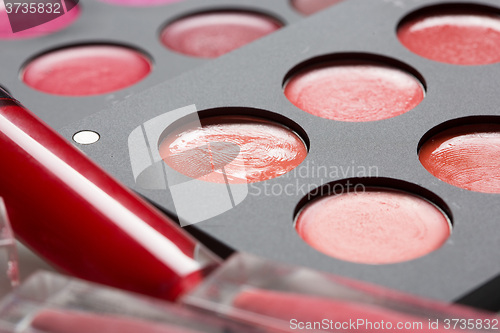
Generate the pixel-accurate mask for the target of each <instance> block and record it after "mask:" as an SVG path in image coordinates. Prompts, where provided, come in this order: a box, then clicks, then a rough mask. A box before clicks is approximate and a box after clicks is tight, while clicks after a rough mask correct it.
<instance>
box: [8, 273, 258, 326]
mask: <svg viewBox="0 0 500 333" xmlns="http://www.w3.org/2000/svg"><path fill="white" fill-rule="evenodd" d="M0 332H2V333H4V332H9V333H11V332H12V333H13V332H16V333H17V332H47V333H48V332H50V333H115V332H116V333H132V332H133V333H167V332H168V333H181V332H184V333H196V332H209V333H222V332H225V333H226V332H242V333H258V332H262V331H260V330H258V329H255V328H252V327H249V326H246V325H242V324H238V323H236V322H234V321H231V320H227V319H220V318H217V317H216V316H208V315H205V314H203V313H201V312H199V311H194V310H192V309H188V308H187V307H185V306H182V305H175V304H171V303H166V302H162V301H158V300H155V299H151V298H148V297H143V296H140V295H136V294H132V293H127V292H123V291H120V290H117V289H111V288H107V287H101V286H99V285H95V284H91V283H87V282H84V281H81V280H77V279H71V278H67V277H64V276H62V275H58V274H54V273H48V272H43V271H41V272H38V273H36V274H34V275H33V276H31V277H30V278H29V279H28V280H27V281H26V282H25V283H23V284H22V285H21V286H20V287H19V288H18V289H17V290H16V291H14V292H12V293H11V294H9V295H7V296H6V297H5V298H4V299H3V301H2V302H1V303H0Z"/></svg>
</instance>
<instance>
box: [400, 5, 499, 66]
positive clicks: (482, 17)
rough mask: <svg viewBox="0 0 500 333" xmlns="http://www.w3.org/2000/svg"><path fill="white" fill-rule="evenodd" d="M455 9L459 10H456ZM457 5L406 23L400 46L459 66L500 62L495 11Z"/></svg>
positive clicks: (429, 10)
mask: <svg viewBox="0 0 500 333" xmlns="http://www.w3.org/2000/svg"><path fill="white" fill-rule="evenodd" d="M454 7H455V8H454ZM456 8H457V6H456V5H446V6H439V7H436V8H432V7H431V8H427V9H424V10H423V11H419V12H417V13H415V14H411V15H410V16H408V18H407V19H404V20H403V21H402V23H401V24H400V25H399V28H398V32H397V35H398V38H399V40H400V42H401V43H402V44H403V45H404V46H405V47H406V48H408V49H409V50H410V51H412V52H414V53H416V54H418V55H420V56H422V57H424V58H427V59H431V60H435V61H439V62H444V63H448V64H455V65H485V64H492V63H497V62H499V61H500V16H499V15H497V14H494V13H495V12H498V10H495V9H490V10H487V9H484V8H483V7H475V6H470V8H469V7H462V6H460V7H459V8H460V9H456Z"/></svg>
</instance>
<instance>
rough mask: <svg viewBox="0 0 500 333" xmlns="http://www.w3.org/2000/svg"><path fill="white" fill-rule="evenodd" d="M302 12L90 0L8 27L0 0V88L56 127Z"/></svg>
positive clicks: (244, 0)
mask: <svg viewBox="0 0 500 333" xmlns="http://www.w3.org/2000/svg"><path fill="white" fill-rule="evenodd" d="M68 3H69V1H68ZM325 6H326V4H325ZM14 9H15V8H14ZM61 10H62V9H61ZM304 16H305V14H302V13H301V12H300V11H299V10H298V9H296V8H295V7H294V5H293V4H292V3H290V2H288V1H287V0H278V1H264V0H258V1H249V0H238V1H227V0H225V1H220V0H214V1H205V0H183V1H173V0H155V1H153V0H152V1H142V0H141V1H127V0H88V1H79V2H78V4H77V5H76V6H75V7H73V8H72V9H71V10H68V11H67V12H66V14H64V15H61V16H60V17H58V18H56V19H55V20H52V21H49V22H47V23H45V24H42V25H39V26H36V27H33V28H31V29H27V30H23V31H20V32H16V33H13V32H12V29H11V26H10V23H9V19H8V15H7V8H6V7H5V5H4V3H3V1H0V45H1V48H2V52H1V53H0V63H1V65H0V68H1V72H2V77H1V78H0V86H2V87H4V88H5V89H7V90H8V91H9V92H10V93H12V94H13V95H15V96H16V97H17V98H18V99H20V100H23V103H24V104H25V105H26V106H27V107H28V108H30V109H31V110H33V112H35V113H36V114H37V115H38V116H40V117H41V118H42V119H43V120H44V121H46V122H48V123H49V124H50V125H51V126H52V127H54V128H59V127H62V126H64V125H67V124H68V123H71V122H74V121H77V120H79V119H82V118H84V117H86V116H88V115H90V114H92V113H95V112H97V111H100V110H102V109H105V108H108V107H110V106H112V105H113V104H115V103H117V102H119V101H121V100H123V99H126V98H128V97H130V96H131V95H133V94H135V93H137V92H139V91H142V90H145V89H147V88H150V87H152V86H154V85H156V84H158V83H160V82H163V81H165V80H168V79H171V78H173V77H175V76H177V75H179V74H181V73H183V72H185V71H188V70H190V69H192V68H194V67H197V66H199V65H201V64H204V63H206V62H208V61H210V60H211V59H213V58H215V57H219V56H221V55H223V54H225V53H228V52H230V51H232V50H234V49H237V48H239V47H241V46H243V45H245V44H247V43H250V42H252V41H254V40H256V39H259V38H263V37H265V36H267V35H268V34H271V33H273V32H275V31H276V30H280V29H281V28H283V27H284V26H287V25H289V24H291V23H293V22H296V21H298V20H300V19H302V18H303V17H304Z"/></svg>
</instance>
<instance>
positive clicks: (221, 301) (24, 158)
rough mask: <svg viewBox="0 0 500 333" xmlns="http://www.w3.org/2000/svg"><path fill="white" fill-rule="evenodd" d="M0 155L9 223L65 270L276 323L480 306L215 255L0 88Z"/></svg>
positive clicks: (414, 317)
mask: <svg viewBox="0 0 500 333" xmlns="http://www.w3.org/2000/svg"><path fill="white" fill-rule="evenodd" d="M0 156H2V161H5V162H7V163H0V197H2V198H3V199H4V200H5V204H6V206H7V210H8V213H9V217H10V220H11V223H12V227H13V229H14V232H15V233H16V235H17V236H18V237H19V238H20V239H21V240H22V241H23V242H24V243H25V244H26V245H28V246H29V247H30V248H32V249H33V250H34V251H35V252H37V253H38V254H39V255H41V256H42V257H43V258H45V259H46V260H47V261H49V262H50V263H52V264H53V265H54V266H56V267H57V268H59V269H60V270H62V271H65V272H66V273H68V274H71V275H73V276H75V277H79V278H83V279H86V280H90V281H93V282H97V283H101V284H106V285H109V286H112V287H117V288H122V289H126V290H130V291H134V292H139V293H142V294H146V295H150V296H154V297H158V298H162V299H166V300H170V301H179V300H180V301H182V302H184V303H188V304H190V305H194V306H197V307H202V308H204V309H206V310H209V311H216V312H219V313H221V314H223V315H228V316H231V317H234V318H238V319H241V320H245V321H250V322H252V323H255V324H260V325H266V326H268V327H269V326H271V327H275V328H279V329H286V328H288V329H289V328H290V325H291V324H290V323H292V320H295V321H296V322H294V323H298V324H297V325H298V326H299V327H300V323H303V322H305V321H315V320H322V319H324V318H329V319H330V320H332V323H333V322H335V323H336V322H341V323H343V322H347V321H348V320H353V321H357V320H365V321H371V322H372V324H373V323H379V324H380V322H382V321H383V322H384V323H386V324H387V323H390V324H391V325H394V326H395V325H397V324H398V323H421V324H422V325H424V326H423V328H424V331H425V328H426V327H427V325H428V320H429V318H431V319H433V320H434V319H436V320H441V321H440V322H441V324H442V323H443V321H442V319H444V318H474V319H478V318H489V316H490V315H488V314H484V313H479V312H475V311H474V310H470V309H468V308H464V307H460V306H452V305H448V304H441V303H437V302H433V301H428V300H422V299H418V298H414V297H412V296H408V295H403V294H400V293H397V292H393V291H388V290H384V289H380V288H379V287H374V286H371V285H365V284H361V283H359V282H354V281H349V280H346V279H340V278H337V277H333V276H331V275H327V274H324V273H318V272H314V271H311V270H308V269H304V268H300V267H292V266H286V265H281V264H278V263H274V262H270V261H268V260H264V259H260V258H256V257H253V256H250V255H246V254H244V253H237V254H234V255H232V256H231V257H230V259H229V260H227V261H225V262H222V261H221V260H219V259H218V258H217V257H215V256H214V255H213V254H211V252H210V251H209V250H208V249H206V248H205V247H204V246H203V245H202V244H200V243H199V242H197V241H196V240H195V239H194V238H193V237H191V236H190V235H188V234H187V233H186V232H185V231H184V230H182V229H181V228H180V227H179V226H178V225H177V224H176V223H175V222H174V221H172V220H170V219H169V218H167V217H166V216H165V215H163V214H161V213H160V212H158V211H157V210H156V209H155V208H153V207H152V206H151V205H150V204H148V203H147V202H145V201H144V200H142V199H141V198H139V197H138V196H137V195H136V194H134V193H133V192H131V191H130V190H128V189H127V188H125V187H124V186H123V185H121V184H120V183H118V182H117V181H116V180H114V179H113V178H112V177H110V176H109V175H108V174H107V173H106V172H104V171H103V170H102V169H101V168H100V167H98V166H97V165H96V164H94V163H93V162H92V161H90V160H89V159H88V158H87V157H86V156H85V155H84V154H83V153H81V152H80V151H79V150H78V149H76V148H75V147H73V146H72V145H71V144H69V143H68V142H67V141H66V140H65V139H63V138H62V137H61V136H59V134H57V133H56V132H55V131H53V130H52V129H51V128H49V127H48V126H47V125H46V124H44V123H43V122H42V121H41V120H40V119H38V118H37V117H36V116H34V115H33V114H32V113H31V112H30V111H28V110H27V109H25V108H24V107H23V106H22V105H21V104H20V103H19V102H18V101H16V100H14V99H13V98H12V97H11V96H10V95H9V94H8V93H7V92H5V91H3V90H0ZM491 320H495V319H491ZM496 320H497V321H498V319H496ZM359 324H362V323H361V322H359ZM332 325H333V324H332ZM440 328H442V327H440ZM335 329H336V328H334V327H329V328H328V329H327V330H335ZM357 329H358V330H360V331H370V327H364V326H362V327H358V328H357ZM409 330H411V331H414V330H415V328H414V327H412V328H411V329H409ZM433 331H434V332H435V331H436V330H433ZM438 331H439V330H438ZM447 331H449V330H447Z"/></svg>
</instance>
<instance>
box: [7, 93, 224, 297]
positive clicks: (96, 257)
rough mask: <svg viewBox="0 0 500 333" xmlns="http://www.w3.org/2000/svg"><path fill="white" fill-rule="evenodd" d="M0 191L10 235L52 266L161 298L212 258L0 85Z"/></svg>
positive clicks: (187, 284)
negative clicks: (14, 235)
mask: <svg viewBox="0 0 500 333" xmlns="http://www.w3.org/2000/svg"><path fill="white" fill-rule="evenodd" d="M0 158H1V163H0V197H3V198H4V200H5V203H6V206H7V208H8V211H9V215H10V218H11V221H12V227H13V229H14V232H15V233H16V235H17V236H18V237H19V238H20V239H21V240H22V241H23V242H24V243H25V244H26V245H28V246H29V247H30V248H32V249H33V250H34V251H35V252H37V253H38V254H40V255H41V256H42V257H44V258H46V259H47V260H48V261H49V262H51V263H52V264H54V265H55V266H57V267H58V268H60V269H62V270H64V271H66V272H67V273H70V274H72V275H73V276H76V277H80V278H83V279H86V280H90V281H93V282H97V283H103V284H107V285H111V286H114V287H118V288H123V289H127V290H131V291H135V292H140V293H143V294H148V295H152V296H156V297H161V298H164V299H170V300H171V299H175V298H176V297H177V296H178V295H179V294H182V293H184V292H186V291H188V290H190V289H191V288H192V287H194V286H196V285H197V284H198V283H199V282H200V281H201V280H203V278H204V276H205V275H206V274H207V273H208V272H209V271H210V270H211V268H212V267H213V266H215V265H216V262H217V260H216V259H214V257H213V256H212V255H211V254H210V253H209V252H208V251H207V250H206V249H204V248H203V247H202V246H201V245H200V244H198V243H197V242H196V241H195V240H194V239H193V238H191V237H190V236H188V235H186V233H185V232H184V231H182V230H181V229H180V227H177V226H176V225H175V223H174V222H173V221H171V220H169V219H168V218H166V217H165V216H164V215H162V214H160V213H159V212H158V211H156V209H154V208H153V207H152V206H150V205H149V204H147V203H146V202H144V201H143V200H142V199H140V198H139V197H138V196H137V195H135V194H134V193H132V192H131V191H130V190H128V189H126V188H125V187H124V186H122V185H120V184H119V183H118V182H117V181H116V180H114V179H113V178H112V177H110V176H109V175H108V174H107V173H106V172H103V171H102V170H101V169H100V168H99V167H98V166H97V165H96V164H94V163H93V162H91V161H90V160H89V159H88V158H87V157H86V156H85V155H83V153H81V152H80V151H79V150H78V149H76V148H75V147H73V146H72V145H71V144H69V143H68V142H67V141H66V140H65V139H64V138H62V137H61V136H60V135H59V134H57V133H56V132H55V131H54V130H52V129H50V128H49V127H48V126H47V125H46V124H44V123H43V122H42V121H41V120H40V119H38V118H37V117H36V116H35V115H33V114H32V113H31V112H29V111H28V110H26V109H25V108H24V107H23V106H21V104H20V103H19V102H17V101H16V100H14V99H13V98H12V97H11V96H9V95H8V94H7V93H6V92H5V91H3V90H1V89H0Z"/></svg>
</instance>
